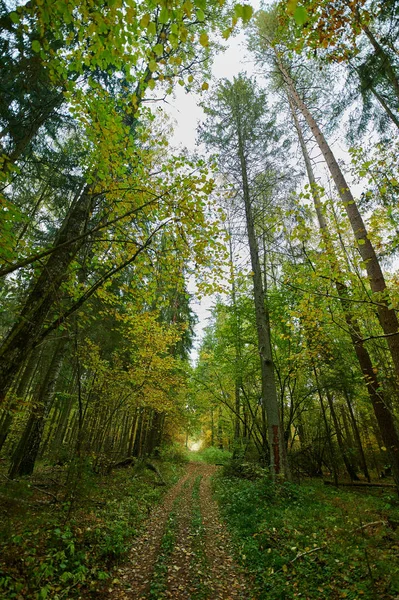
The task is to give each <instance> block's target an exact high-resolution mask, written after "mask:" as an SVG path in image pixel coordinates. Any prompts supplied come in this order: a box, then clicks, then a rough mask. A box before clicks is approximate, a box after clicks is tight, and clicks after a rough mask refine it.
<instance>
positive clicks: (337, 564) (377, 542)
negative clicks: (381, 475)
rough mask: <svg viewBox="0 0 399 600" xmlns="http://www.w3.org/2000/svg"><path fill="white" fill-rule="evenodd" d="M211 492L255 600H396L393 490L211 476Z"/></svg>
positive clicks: (398, 514)
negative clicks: (375, 491)
mask: <svg viewBox="0 0 399 600" xmlns="http://www.w3.org/2000/svg"><path fill="white" fill-rule="evenodd" d="M214 491H215V495H216V498H217V500H218V502H219V504H220V509H221V512H222V515H223V517H224V519H225V520H226V522H227V524H228V526H229V528H230V530H231V532H232V536H233V540H234V542H235V545H236V548H237V553H238V556H239V558H240V560H241V562H242V563H243V564H244V565H245V567H246V568H247V570H248V571H250V572H251V573H252V574H253V576H254V580H255V582H256V586H257V590H258V598H259V600H266V599H267V600H273V599H275V600H277V599H288V598H309V599H311V600H314V599H324V598H331V599H336V598H347V599H352V600H354V599H359V598H364V599H373V600H377V599H378V600H380V599H386V600H389V599H394V598H397V597H398V594H399V561H398V553H399V528H397V526H398V525H399V508H398V504H397V501H396V497H395V496H394V495H393V492H391V493H386V492H383V493H382V494H380V495H379V496H378V497H375V496H374V495H371V494H368V493H367V492H359V491H356V492H353V491H346V490H345V491H344V490H342V489H339V490H337V489H335V488H327V487H325V486H323V485H322V484H321V483H319V482H316V483H309V484H304V485H302V486H297V485H293V484H289V483H285V484H281V485H276V486H274V485H273V484H272V483H271V482H270V481H268V480H267V479H265V478H263V479H259V480H257V481H249V480H246V479H239V478H233V477H226V476H223V475H217V476H216V477H215V478H214Z"/></svg>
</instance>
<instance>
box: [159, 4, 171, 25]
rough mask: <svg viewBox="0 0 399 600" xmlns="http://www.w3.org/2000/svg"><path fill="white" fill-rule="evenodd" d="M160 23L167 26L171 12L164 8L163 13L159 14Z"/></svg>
mask: <svg viewBox="0 0 399 600" xmlns="http://www.w3.org/2000/svg"><path fill="white" fill-rule="evenodd" d="M158 21H159V22H160V23H162V24H163V25H165V23H167V22H168V21H169V10H168V9H167V8H166V7H165V6H164V7H163V9H162V10H161V12H160V13H159V19H158Z"/></svg>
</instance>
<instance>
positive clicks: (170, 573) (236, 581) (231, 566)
mask: <svg viewBox="0 0 399 600" xmlns="http://www.w3.org/2000/svg"><path fill="white" fill-rule="evenodd" d="M216 469H217V467H214V466H211V465H204V464H201V463H191V464H189V465H188V467H187V471H186V474H185V475H184V477H182V479H180V481H179V482H178V483H177V484H176V485H175V486H174V487H173V488H172V489H171V490H170V491H169V492H168V494H167V495H166V497H165V500H164V502H163V504H162V505H161V506H159V507H157V508H155V509H154V511H153V512H152V513H151V516H150V518H149V520H148V523H147V527H146V529H145V532H144V533H143V534H142V535H141V536H140V537H139V538H137V540H136V541H135V543H134V545H133V546H132V548H131V551H130V554H129V560H128V561H127V562H126V564H125V565H124V566H123V568H121V569H120V570H119V575H118V580H117V582H115V585H114V586H113V588H110V590H109V599H110V600H155V598H160V599H161V598H173V600H252V599H253V598H254V596H253V594H252V592H251V591H250V586H249V582H248V580H247V578H246V576H245V573H244V572H243V570H242V568H241V567H240V566H238V564H237V563H236V562H235V561H234V559H233V557H232V553H233V551H232V545H231V540H230V538H229V535H228V532H227V530H226V528H225V526H224V524H223V523H222V522H221V520H220V517H219V510H218V506H217V504H216V502H215V500H213V498H212V493H211V484H210V478H211V476H212V475H213V474H214V473H215V472H216ZM195 486H196V489H194V488H195ZM197 488H198V489H197ZM194 495H195V499H194ZM172 509H173V510H174V511H176V519H175V523H174V532H173V536H174V540H175V541H174V546H173V549H172V551H171V552H170V554H168V555H167V556H164V557H162V554H161V553H162V547H163V544H162V539H163V536H164V532H165V529H166V528H167V522H168V518H169V515H170V514H171V511H172ZM198 520H200V526H199V527H198ZM195 524H197V526H196V525H195ZM196 527H197V528H196ZM160 557H161V559H164V560H161V561H160ZM163 563H166V565H164V564H163ZM160 564H162V568H160V566H159V565H160ZM155 578H156V581H157V582H158V581H159V580H160V579H161V580H162V585H159V586H155V587H154V583H153V582H154V580H155ZM158 589H159V591H154V590H158Z"/></svg>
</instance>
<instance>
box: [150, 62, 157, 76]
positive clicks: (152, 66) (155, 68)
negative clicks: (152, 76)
mask: <svg viewBox="0 0 399 600" xmlns="http://www.w3.org/2000/svg"><path fill="white" fill-rule="evenodd" d="M148 68H149V69H150V71H151V73H154V71H156V70H157V63H156V61H155V60H150V62H149V63H148Z"/></svg>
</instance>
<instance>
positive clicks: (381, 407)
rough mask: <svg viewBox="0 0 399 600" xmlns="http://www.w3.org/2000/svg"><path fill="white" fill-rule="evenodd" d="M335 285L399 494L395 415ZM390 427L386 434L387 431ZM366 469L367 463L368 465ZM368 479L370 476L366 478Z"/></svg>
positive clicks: (342, 290) (343, 290) (333, 260)
mask: <svg viewBox="0 0 399 600" xmlns="http://www.w3.org/2000/svg"><path fill="white" fill-rule="evenodd" d="M290 106H291V111H292V116H293V118H294V123H295V127H296V130H297V133H298V137H299V142H300V145H301V148H302V153H303V156H304V160H305V165H306V170H307V174H308V178H309V183H310V187H311V192H312V197H313V201H314V205H315V209H316V214H317V218H318V221H319V227H320V231H321V234H322V237H323V241H324V244H325V246H326V250H327V259H328V260H329V262H330V264H331V270H332V273H333V274H335V273H336V272H337V270H338V269H337V263H338V261H337V257H336V254H335V251H334V248H333V245H332V242H331V238H330V236H329V234H328V228H327V222H326V220H325V218H324V214H323V210H322V206H321V199H320V196H319V193H318V191H317V184H316V180H315V177H314V174H313V169H312V165H311V162H310V157H309V154H308V152H307V148H306V144H305V140H304V137H303V134H302V129H301V127H300V124H299V121H298V118H297V116H296V112H295V107H294V106H293V102H292V100H291V101H290ZM335 285H336V289H337V293H338V296H339V297H340V302H341V306H342V311H343V313H344V316H345V321H346V323H347V325H348V330H349V335H350V337H351V340H352V344H353V347H354V350H355V353H356V356H357V359H358V362H359V366H360V368H361V371H362V373H363V377H364V381H365V383H366V387H367V391H368V394H369V397H370V400H371V403H372V406H373V409H374V414H375V416H376V419H377V423H378V426H379V429H380V432H381V435H382V437H383V439H384V443H385V446H386V448H387V451H388V453H389V458H390V461H391V464H392V465H393V466H392V470H393V472H394V473H395V483H396V484H397V486H398V491H399V436H398V434H397V431H396V427H395V422H394V419H393V415H392V412H391V411H390V409H389V407H388V404H387V402H386V400H385V398H384V396H383V392H382V389H381V386H380V385H379V381H378V378H377V375H376V369H374V367H373V364H372V361H371V358H370V354H369V353H368V351H367V349H366V347H365V345H364V342H363V339H362V334H361V330H360V326H359V323H358V321H357V319H356V317H355V316H354V315H353V313H352V310H351V308H350V303H349V301H348V300H347V298H348V296H349V294H348V289H347V287H346V285H345V284H343V283H342V282H340V281H338V280H336V279H335ZM395 337H397V336H395ZM388 339H389V338H388ZM384 428H386V430H385V431H383V429H384ZM364 466H365V462H364ZM366 472H367V473H368V471H367V467H366V468H365V473H366ZM366 477H367V475H366Z"/></svg>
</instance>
